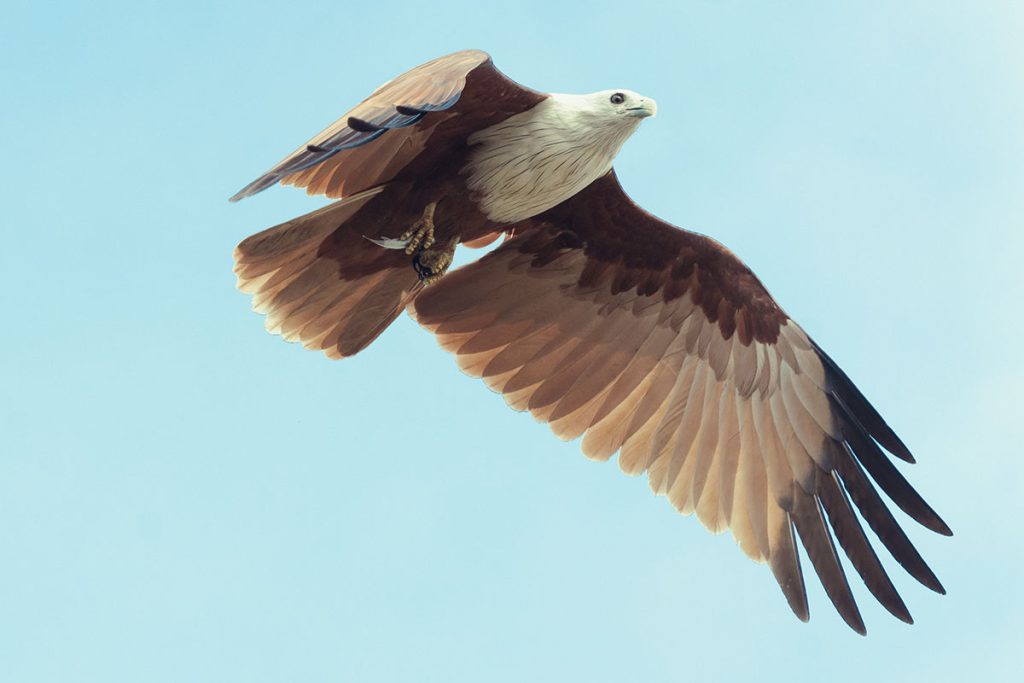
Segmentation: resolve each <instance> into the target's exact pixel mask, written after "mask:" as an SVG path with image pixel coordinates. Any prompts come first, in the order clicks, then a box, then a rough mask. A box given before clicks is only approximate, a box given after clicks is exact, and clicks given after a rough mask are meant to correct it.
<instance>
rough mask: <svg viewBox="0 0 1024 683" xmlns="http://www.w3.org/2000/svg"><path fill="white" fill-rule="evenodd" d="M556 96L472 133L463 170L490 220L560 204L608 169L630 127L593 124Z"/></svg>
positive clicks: (509, 218) (506, 220)
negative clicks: (469, 151) (470, 147)
mask: <svg viewBox="0 0 1024 683" xmlns="http://www.w3.org/2000/svg"><path fill="white" fill-rule="evenodd" d="M573 113H574V112H572V111H571V110H568V111H567V110H566V107H565V104H564V102H562V101H561V100H559V99H558V96H552V97H551V98H549V99H547V100H545V101H543V102H541V103H540V104H538V105H537V106H536V107H534V108H533V109H531V110H529V111H526V112H523V113H521V114H517V115H516V116H512V117H510V118H508V119H506V120H505V121H502V122H501V123H498V124H496V125H494V126H491V127H489V128H485V129H483V130H481V131H478V132H476V133H474V134H473V135H471V136H470V138H469V144H470V145H471V146H472V148H473V149H472V152H471V153H470V157H469V162H468V163H467V164H466V166H465V168H464V169H463V170H462V172H463V174H464V175H465V176H466V182H467V185H468V186H469V189H470V190H471V191H472V192H473V193H474V195H475V197H476V199H477V201H478V202H479V204H480V209H481V211H483V213H484V215H485V216H487V217H488V218H489V219H490V220H493V221H495V222H498V223H516V222H519V221H523V220H525V219H527V218H530V217H531V216H535V215H537V214H538V213H541V212H543V211H546V210H548V209H550V208H551V207H553V206H555V205H557V204H560V203H562V202H563V201H565V200H566V199H568V198H569V197H572V196H573V195H574V194H576V193H577V192H579V191H580V190H582V189H583V188H585V187H586V186H587V185H589V184H590V183H592V182H593V181H594V180H596V179H597V178H600V177H601V176H602V175H604V174H605V173H607V172H608V171H609V170H610V169H611V167H612V161H613V160H614V159H615V155H616V154H617V153H618V151H619V148H621V147H622V143H623V142H625V140H626V138H628V137H629V135H630V134H631V133H632V132H633V129H634V127H633V126H621V125H619V126H594V125H589V124H588V122H587V121H586V120H581V119H580V118H579V117H577V116H574V115H573Z"/></svg>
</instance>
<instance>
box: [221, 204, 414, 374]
mask: <svg viewBox="0 0 1024 683" xmlns="http://www.w3.org/2000/svg"><path fill="white" fill-rule="evenodd" d="M385 189H386V188H384V187H377V188H373V189H371V190H367V191H365V192H361V193H359V194H357V195H353V196H352V197H348V198H346V199H343V200H341V201H339V202H335V203H334V204H331V205H329V206H326V207H324V208H322V209H320V210H318V211H314V212H312V213H309V214H306V215H305V216H300V217H298V218H295V219H292V220H290V221H288V222H286V223H282V224H281V225H278V226H276V227H273V228H269V229H267V230H264V231H263V232H260V233H257V234H255V235H253V236H251V237H249V238H247V239H245V240H243V241H242V243H241V244H239V245H238V246H237V247H236V248H235V254H234V258H235V268H234V270H235V274H236V275H237V276H238V288H239V289H240V290H242V291H243V292H246V293H248V294H251V295H252V297H253V302H252V306H253V309H254V310H256V311H258V312H260V313H263V314H265V315H266V316H267V318H266V323H265V324H266V328H267V331H268V332H271V333H272V334H279V335H281V336H282V337H284V339H285V340H287V341H295V342H300V343H301V344H302V345H303V346H304V347H306V348H307V349H312V350H317V351H323V352H324V353H325V354H326V355H327V356H328V357H329V358H342V357H345V356H353V355H355V354H356V353H359V352H360V351H362V350H363V349H364V348H366V347H367V346H368V345H369V344H370V343H371V342H372V341H373V340H374V339H376V338H377V337H378V336H379V335H380V334H381V333H382V332H383V331H384V330H385V329H386V328H387V326H388V325H390V324H391V323H392V322H393V321H394V320H395V318H396V317H398V315H399V313H401V312H402V310H404V309H405V306H406V305H407V304H408V303H409V302H410V301H411V300H412V299H413V298H414V297H415V296H416V294H418V293H419V291H420V289H421V288H422V285H421V284H420V281H419V278H418V277H417V276H416V273H415V271H414V270H413V269H412V268H411V267H410V264H409V257H408V256H406V255H405V254H404V253H403V252H400V251H393V250H389V249H382V248H380V247H379V246H377V245H376V244H374V243H373V242H372V241H370V240H368V239H365V238H364V237H363V235H364V234H367V235H376V234H380V232H381V229H382V226H379V225H364V223H366V222H367V220H368V219H366V218H363V213H364V212H361V211H360V210H361V209H362V208H363V207H365V206H366V205H367V204H368V202H369V200H371V199H372V198H373V197H375V196H376V195H378V194H380V193H381V192H383V191H384V190H385ZM384 229H387V228H384Z"/></svg>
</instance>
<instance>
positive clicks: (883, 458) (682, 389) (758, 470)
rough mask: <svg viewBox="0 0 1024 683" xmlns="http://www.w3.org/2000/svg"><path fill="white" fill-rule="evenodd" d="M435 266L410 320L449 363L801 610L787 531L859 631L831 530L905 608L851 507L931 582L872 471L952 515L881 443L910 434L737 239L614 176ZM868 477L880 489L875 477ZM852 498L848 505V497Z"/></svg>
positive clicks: (891, 606) (897, 445) (906, 504)
mask: <svg viewBox="0 0 1024 683" xmlns="http://www.w3.org/2000/svg"><path fill="white" fill-rule="evenodd" d="M516 231H517V235H516V237H514V238H512V239H510V240H509V241H507V242H505V243H504V244H503V245H501V246H500V247H499V248H497V249H496V250H494V251H493V252H491V253H490V254H488V255H486V256H484V257H483V258H481V259H480V260H479V261H477V262H475V263H472V264H470V265H468V266H465V267H463V268H461V269H459V270H457V271H454V272H452V273H449V274H448V275H446V276H445V277H444V278H443V279H442V280H441V281H440V282H439V283H438V284H436V285H434V286H432V287H429V288H427V289H426V290H425V291H424V292H422V293H421V294H420V295H419V296H418V298H417V299H416V300H415V303H414V304H413V306H414V315H415V317H416V318H417V320H418V321H419V322H420V323H421V324H422V325H424V326H425V327H426V328H427V329H429V330H431V331H433V332H434V333H435V334H436V335H437V338H438V341H439V342H440V344H441V345H442V346H443V347H444V348H445V349H447V350H449V351H452V352H453V353H455V354H457V357H458V362H459V365H460V367H461V368H462V369H463V370H464V371H466V372H467V373H469V374H471V375H474V376H478V377H481V378H483V380H484V382H486V383H487V385H488V386H490V387H491V388H492V389H494V390H496V391H498V392H501V393H502V394H504V396H505V399H506V401H507V402H508V403H509V405H511V406H512V407H513V408H515V409H517V410H529V411H530V412H531V413H532V414H533V416H534V417H535V418H537V419H539V420H542V421H544V422H547V423H549V424H550V426H551V429H552V430H553V431H554V432H555V434H557V435H558V436H559V437H561V438H563V439H572V438H576V437H579V436H581V435H582V436H583V444H582V447H583V451H584V453H585V454H586V455H588V456H589V457H591V458H596V459H601V460H604V459H607V458H609V457H611V456H612V455H613V454H615V453H618V454H619V464H620V466H621V467H622V469H623V470H624V471H626V472H627V473H630V474H639V473H641V472H645V471H646V472H647V474H648V477H649V478H650V484H651V488H652V489H653V490H654V492H655V493H657V494H659V495H665V496H667V497H668V498H669V500H670V501H671V502H672V504H673V505H674V506H675V507H676V508H677V509H678V510H679V511H681V512H683V513H684V514H689V513H692V512H696V513H697V517H698V518H699V519H700V520H701V521H702V522H703V523H704V525H705V526H707V527H708V528H709V529H711V530H712V531H715V532H718V531H723V530H725V529H727V528H728V529H731V531H732V533H733V535H734V536H735V538H736V540H737V542H738V543H739V545H740V547H741V548H742V549H743V551H744V552H745V553H746V554H747V555H748V556H749V557H751V558H753V559H755V560H758V561H765V562H767V563H768V565H769V566H770V568H771V570H772V572H773V574H774V575H775V578H776V580H777V581H778V583H779V585H780V586H781V587H782V590H783V592H784V594H785V595H786V598H787V600H788V601H789V604H790V606H791V607H792V609H793V611H794V612H795V613H796V614H797V616H799V617H800V618H801V619H804V620H806V619H807V618H808V614H809V613H808V607H807V597H806V592H805V589H804V583H803V576H802V572H801V568H800V560H799V558H798V552H797V546H796V538H797V537H799V538H800V540H801V541H802V543H803V545H804V547H805V549H806V551H807V554H808V556H809V558H810V561H811V564H812V566H813V567H814V569H815V571H816V572H817V574H818V577H819V578H820V580H821V582H822V584H823V585H824V587H825V590H826V592H827V593H828V595H829V597H830V598H831V600H832V602H833V603H834V605H835V606H836V609H837V610H838V611H839V613H840V614H841V615H842V617H843V619H844V620H846V622H847V623H848V624H849V625H850V627H851V628H853V629H855V630H857V631H858V632H861V633H863V632H865V629H864V624H863V621H862V619H861V616H860V613H859V610H858V608H857V605H856V603H855V602H854V598H853V595H852V593H851V591H850V587H849V584H848V583H847V579H846V576H845V574H844V571H843V568H842V564H841V562H840V559H839V555H838V554H837V552H836V548H835V545H834V543H833V533H834V534H835V538H837V539H838V541H839V545H840V546H841V547H842V548H843V550H844V551H845V553H846V555H847V557H848V558H849V560H850V562H851V563H852V565H853V567H854V568H855V569H856V571H857V572H858V573H859V574H860V575H861V577H862V578H863V580H864V581H865V583H866V584H867V586H868V588H869V589H870V590H871V592H872V593H873V594H874V596H875V597H876V598H877V599H878V600H879V602H881V604H882V605H884V606H885V607H886V608H887V609H888V610H889V611H890V612H891V613H892V614H894V615H895V616H896V617H898V618H900V619H902V620H904V621H907V622H910V621H911V617H910V613H909V611H908V610H907V608H906V605H905V604H904V603H903V600H902V599H901V597H900V596H899V594H898V593H897V592H896V589H895V587H894V586H893V584H892V582H891V581H890V579H889V577H888V576H887V574H886V572H885V570H884V569H883V567H882V565H881V563H880V562H879V560H878V557H877V556H876V554H875V551H874V550H873V548H872V546H871V543H870V541H869V540H868V538H867V536H866V535H865V533H864V531H863V530H862V528H861V526H860V523H859V522H858V521H857V516H856V514H855V513H854V506H856V508H857V509H858V510H860V514H861V515H862V516H863V518H864V519H865V520H866V521H867V523H868V524H869V525H870V526H871V528H872V529H873V530H874V531H875V533H876V534H877V535H878V537H879V538H880V539H881V541H882V544H883V545H885V547H886V548H887V549H888V550H889V551H890V552H891V553H892V555H893V556H894V557H895V558H896V560H897V561H898V562H899V563H900V564H902V565H903V567H905V568H906V569H907V571H908V572H909V573H910V574H911V575H913V576H914V577H915V578H916V579H917V580H918V581H920V582H921V583H923V584H924V585H926V586H928V587H929V588H931V589H932V590H935V591H938V592H943V588H942V585H941V584H940V583H939V581H938V579H937V578H936V577H935V575H934V574H933V573H932V571H931V569H929V568H928V566H927V565H926V564H925V562H924V560H923V559H922V558H921V556H920V555H919V554H918V552H917V550H916V549H915V548H914V547H913V545H911V543H910V541H909V540H908V538H907V536H906V534H905V533H904V532H903V530H902V529H901V528H900V526H899V524H898V523H897V521H896V519H895V518H894V517H893V515H892V513H891V512H890V510H889V508H888V507H887V505H886V503H885V502H884V501H883V500H882V498H881V496H880V495H879V493H878V492H877V491H876V488H875V486H876V485H877V486H878V487H879V488H881V489H882V490H883V491H884V492H885V493H886V494H887V495H888V496H889V498H891V499H892V501H893V502H895V503H896V505H897V506H899V507H900V508H901V509H903V510H904V511H905V512H906V513H907V514H909V515H910V516H911V517H913V518H914V519H915V520H917V521H918V522H920V523H921V524H923V525H924V526H926V527H928V528H929V529H932V530H934V531H936V532H938V533H942V534H950V533H951V532H950V531H949V528H948V527H947V526H946V525H945V523H944V522H943V521H942V520H941V519H940V518H939V517H938V515H936V514H935V512H934V511H933V510H932V509H931V507H929V506H928V504H927V503H925V501H924V500H923V499H922V498H921V497H920V496H919V495H918V494H917V492H916V491H914V489H913V488H911V487H910V485H909V484H908V483H907V481H906V480H905V479H904V478H903V476H902V475H901V474H900V472H899V471H898V470H897V469H896V468H895V467H894V465H893V464H892V462H891V461H890V459H889V457H888V456H887V454H886V453H885V452H884V451H883V448H884V449H886V450H888V451H889V452H890V453H892V454H894V455H896V456H897V457H900V458H902V459H904V460H908V461H911V462H912V461H913V459H912V457H911V455H910V452H909V451H908V450H907V448H906V446H904V445H903V443H902V442H901V441H900V440H899V438H898V437H897V436H896V434H895V433H893V431H892V430H891V429H890V428H889V426H888V425H887V424H886V423H885V422H884V420H882V418H881V417H880V416H879V415H878V413H877V412H876V411H875V410H874V408H872V407H871V405H870V404H869V403H868V401H867V400H866V399H865V398H864V396H863V395H862V394H861V393H860V391H858V390H857V388H856V387H855V386H854V385H853V383H852V382H851V381H850V380H849V378H848V377H847V376H846V375H845V374H844V373H843V372H842V370H840V369H839V368H838V367H837V366H836V365H835V363H833V362H832V360H831V359H830V358H829V357H828V356H827V355H825V353H824V352H823V351H822V350H821V349H820V348H818V346H817V345H816V344H815V343H814V342H813V341H812V340H811V339H810V338H809V337H808V336H807V334H806V333H805V332H804V331H803V330H802V329H800V327H799V326H798V325H797V324H796V323H794V322H793V321H792V320H790V319H789V318H788V316H787V315H786V314H785V313H784V312H783V311H782V309H781V308H780V307H779V306H778V305H777V304H776V303H775V301H774V300H773V299H772V297H771V296H770V295H769V294H768V292H767V291H766V290H765V288H764V287H763V285H762V284H761V283H760V281H759V280H758V279H757V278H756V277H755V276H754V275H753V273H751V272H750V270H749V269H748V268H747V267H746V266H744V265H743V263H741V262H740V261H739V259H737V258H736V257H735V256H734V255H733V254H732V253H731V252H729V251H728V250H726V249H725V248H724V247H722V246H721V245H719V244H718V243H717V242H714V241H713V240H711V239H708V238H707V237H704V236H701V235H698V234H695V233H690V232H686V231H683V230H680V229H678V228H676V227H674V226H671V225H669V224H667V223H665V222H663V221H661V220H659V219H657V218H655V217H654V216H651V215H650V214H647V213H645V212H644V211H642V210H641V209H640V208H638V207H637V206H636V205H635V204H633V202H632V201H630V200H629V198H628V197H627V196H626V195H625V194H624V193H623V191H622V189H621V187H620V186H619V184H618V181H617V180H616V179H615V176H614V174H613V173H609V174H608V175H606V176H605V177H603V178H601V179H599V180H597V181H595V182H594V183H593V184H592V185H591V186H590V187H588V188H587V189H585V190H583V191H582V192H581V193H579V194H578V195H576V196H575V197H573V198H572V199H570V200H568V201H567V202H565V203H563V204H561V205H559V206H557V207H555V208H553V209H551V210H550V211H548V212H546V213H544V214H541V215H540V216H537V217H536V218H534V219H531V221H529V222H528V223H527V224H525V225H522V226H517V228H516ZM868 475H870V477H871V479H873V480H874V482H875V483H874V484H872V481H871V479H869V478H868ZM851 499H852V504H851Z"/></svg>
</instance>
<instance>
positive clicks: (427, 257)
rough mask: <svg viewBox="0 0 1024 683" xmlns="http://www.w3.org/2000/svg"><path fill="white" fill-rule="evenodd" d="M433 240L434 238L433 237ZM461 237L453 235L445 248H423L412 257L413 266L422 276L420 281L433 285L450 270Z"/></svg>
mask: <svg viewBox="0 0 1024 683" xmlns="http://www.w3.org/2000/svg"><path fill="white" fill-rule="evenodd" d="M431 242H433V238H431ZM458 243H459V238H458V237H457V236H456V237H453V238H451V239H450V240H449V241H448V245H447V246H446V247H444V248H443V249H433V250H429V251H428V250H427V249H425V248H424V249H421V250H420V251H419V252H417V253H416V255H415V256H413V257H412V267H413V270H415V271H416V274H417V275H419V276H420V282H422V283H423V284H424V285H432V284H434V283H435V282H437V281H438V280H440V279H441V276H442V275H444V274H445V273H446V272H447V271H448V267H449V266H451V265H452V259H453V258H454V257H455V247H456V245H457V244H458Z"/></svg>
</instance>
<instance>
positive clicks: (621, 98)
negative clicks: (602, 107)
mask: <svg viewBox="0 0 1024 683" xmlns="http://www.w3.org/2000/svg"><path fill="white" fill-rule="evenodd" d="M611 101H612V104H622V103H623V102H625V101H626V96H625V95H623V94H622V93H620V92H617V93H615V94H614V95H612V96H611Z"/></svg>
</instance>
